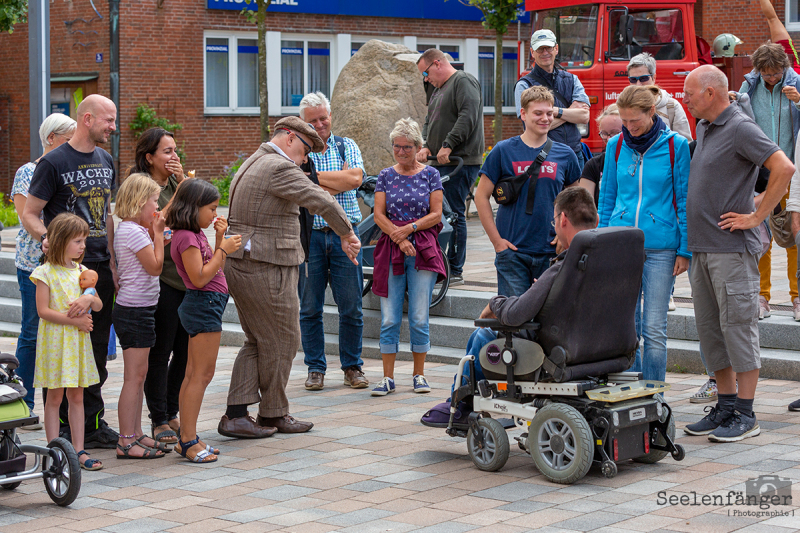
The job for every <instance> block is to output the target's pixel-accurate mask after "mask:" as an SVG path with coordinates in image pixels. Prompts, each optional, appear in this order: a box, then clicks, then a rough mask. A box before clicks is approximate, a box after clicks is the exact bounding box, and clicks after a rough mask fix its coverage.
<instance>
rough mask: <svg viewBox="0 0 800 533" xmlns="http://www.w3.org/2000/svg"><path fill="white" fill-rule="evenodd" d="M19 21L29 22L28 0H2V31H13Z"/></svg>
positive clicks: (0, 25) (0, 11) (0, 6)
mask: <svg viewBox="0 0 800 533" xmlns="http://www.w3.org/2000/svg"><path fill="white" fill-rule="evenodd" d="M18 22H28V0H3V1H2V2H0V33H2V32H6V31H7V32H8V33H13V32H14V24H17V23H18Z"/></svg>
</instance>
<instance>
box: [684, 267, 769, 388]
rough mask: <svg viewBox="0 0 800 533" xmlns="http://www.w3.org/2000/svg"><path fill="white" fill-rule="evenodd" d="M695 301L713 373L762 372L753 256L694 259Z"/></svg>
mask: <svg viewBox="0 0 800 533" xmlns="http://www.w3.org/2000/svg"><path fill="white" fill-rule="evenodd" d="M690 281H691V284H692V301H693V302H694V315H695V322H696V324H697V335H698V337H699V338H700V349H701V350H702V351H703V355H704V357H705V360H706V364H707V365H708V370H710V371H712V372H717V371H719V370H723V369H725V368H728V367H732V368H733V371H734V372H737V373H738V372H749V371H750V370H756V369H758V368H761V352H760V348H759V342H758V291H759V274H758V258H757V257H756V256H755V255H752V254H750V253H747V252H744V253H704V252H695V253H693V254H692V269H691V277H690Z"/></svg>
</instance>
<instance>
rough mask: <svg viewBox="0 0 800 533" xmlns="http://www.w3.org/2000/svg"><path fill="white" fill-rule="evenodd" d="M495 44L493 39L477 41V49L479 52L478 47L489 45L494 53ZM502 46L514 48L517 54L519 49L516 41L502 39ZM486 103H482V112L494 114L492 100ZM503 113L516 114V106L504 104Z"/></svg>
mask: <svg viewBox="0 0 800 533" xmlns="http://www.w3.org/2000/svg"><path fill="white" fill-rule="evenodd" d="M496 44H497V43H496V42H495V41H478V51H479V53H480V47H481V46H491V47H492V50H494V53H495V54H497V50H495V45H496ZM503 48H513V49H514V50H517V54H519V49H518V47H517V42H516V41H503ZM495 58H496V57H495ZM492 72H494V68H493V69H492ZM486 104H487V102H484V103H483V114H484V115H494V102H488V104H489V105H486ZM503 114H504V115H516V114H517V108H516V107H515V106H513V105H512V106H507V105H504V106H503Z"/></svg>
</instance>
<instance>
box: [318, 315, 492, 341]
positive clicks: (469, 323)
mask: <svg viewBox="0 0 800 533" xmlns="http://www.w3.org/2000/svg"><path fill="white" fill-rule="evenodd" d="M484 305H485V304H484ZM322 321H323V327H324V331H325V333H332V334H338V333H339V312H338V310H337V308H336V307H334V306H332V305H326V306H325V308H324V310H323V317H322ZM428 327H429V330H430V337H431V339H436V344H437V346H443V347H447V348H461V347H463V346H464V345H465V344H466V342H467V338H469V336H470V334H471V333H472V331H473V330H474V329H475V325H474V324H473V319H469V320H467V319H464V318H449V317H441V316H431V317H430V320H429V322H428ZM380 334H381V312H380V311H376V310H373V309H364V334H363V335H364V340H365V341H366V339H376V340H377V339H378V338H380ZM400 342H406V343H407V342H409V330H408V320H407V319H404V320H403V323H402V325H401V327H400Z"/></svg>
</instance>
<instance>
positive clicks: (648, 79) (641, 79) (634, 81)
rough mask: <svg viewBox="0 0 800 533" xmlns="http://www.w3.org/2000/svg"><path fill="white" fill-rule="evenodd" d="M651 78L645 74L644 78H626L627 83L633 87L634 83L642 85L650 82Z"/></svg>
mask: <svg viewBox="0 0 800 533" xmlns="http://www.w3.org/2000/svg"><path fill="white" fill-rule="evenodd" d="M652 77H653V76H651V75H650V74H645V75H644V76H628V81H629V82H631V85H633V84H634V83H636V82H639V83H644V82H646V81H650V78H652Z"/></svg>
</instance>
